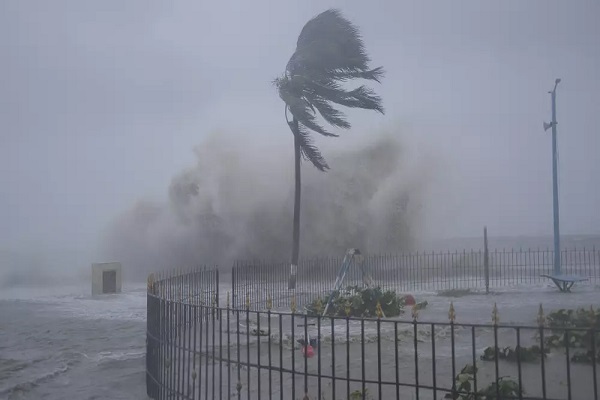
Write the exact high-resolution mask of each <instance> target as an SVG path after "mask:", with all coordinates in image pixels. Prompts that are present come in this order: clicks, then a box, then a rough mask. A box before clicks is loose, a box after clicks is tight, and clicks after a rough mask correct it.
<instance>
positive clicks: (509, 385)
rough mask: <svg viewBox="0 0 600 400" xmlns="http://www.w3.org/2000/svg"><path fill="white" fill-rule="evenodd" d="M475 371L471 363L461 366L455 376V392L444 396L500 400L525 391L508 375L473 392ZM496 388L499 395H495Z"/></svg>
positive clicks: (456, 398)
mask: <svg viewBox="0 0 600 400" xmlns="http://www.w3.org/2000/svg"><path fill="white" fill-rule="evenodd" d="M476 373H477V367H476V366H474V365H471V364H467V365H465V366H464V367H463V369H462V370H461V371H460V373H459V374H458V375H456V378H455V387H456V391H455V393H448V394H446V396H445V397H444V398H446V399H453V400H475V399H478V400H492V399H494V400H502V399H516V398H518V397H519V392H521V393H525V391H524V390H523V389H522V388H521V387H520V386H519V384H518V383H517V382H516V381H514V380H513V379H510V378H508V377H500V378H498V382H492V383H491V384H490V385H488V386H486V387H485V388H483V389H481V390H479V391H478V392H477V393H475V392H473V384H472V382H473V380H474V377H475V374H476ZM496 388H497V389H498V393H499V394H500V397H499V398H498V397H496Z"/></svg>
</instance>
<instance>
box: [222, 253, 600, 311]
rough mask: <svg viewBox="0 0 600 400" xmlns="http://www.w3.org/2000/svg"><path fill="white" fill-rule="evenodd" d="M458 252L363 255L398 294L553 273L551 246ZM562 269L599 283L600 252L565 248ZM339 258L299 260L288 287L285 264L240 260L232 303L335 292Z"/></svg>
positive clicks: (307, 298) (531, 280)
mask: <svg viewBox="0 0 600 400" xmlns="http://www.w3.org/2000/svg"><path fill="white" fill-rule="evenodd" d="M485 254H486V252H485V250H463V251H462V252H459V251H455V252H438V253H435V252H431V253H427V252H421V253H418V252H417V253H412V254H400V255H366V256H365V259H364V264H365V265H366V267H367V269H368V270H370V272H371V274H372V276H373V279H374V280H375V282H376V283H377V285H378V286H380V287H381V288H382V289H393V290H397V291H402V292H410V291H437V290H450V289H472V290H477V289H480V290H488V291H489V290H493V289H494V288H501V287H509V286H518V285H534V284H541V283H547V282H549V280H548V279H547V278H543V277H541V275H542V274H552V271H553V262H554V252H553V251H552V250H548V249H547V250H539V249H519V250H514V249H512V250H506V249H503V250H491V251H488V257H487V262H486V257H485ZM561 259H562V273H563V274H566V275H577V276H581V277H585V278H588V280H589V282H591V283H593V284H597V283H599V282H600V250H597V249H596V248H592V249H585V248H583V249H568V250H563V251H562V252H561ZM342 261H343V257H319V258H313V259H305V260H301V261H300V263H299V265H298V275H297V286H296V289H295V290H288V278H289V273H290V268H289V263H287V262H261V261H240V262H237V263H236V264H235V265H234V267H233V270H232V288H233V289H232V290H233V307H234V308H236V307H239V306H242V307H243V306H244V304H245V299H246V297H250V305H251V309H262V310H264V309H265V305H266V300H267V297H272V299H273V302H274V307H276V308H279V307H289V305H290V300H291V297H292V295H295V296H296V298H297V301H298V302H299V303H301V304H305V303H307V302H311V301H313V300H315V299H316V298H317V297H320V296H323V295H324V294H326V293H328V292H330V291H331V290H333V285H334V282H335V279H336V276H337V274H338V271H339V269H340V266H341V265H342ZM345 282H346V284H347V285H355V284H361V283H362V275H361V272H360V271H358V270H357V269H354V270H350V271H349V273H348V275H347V276H346V281H345Z"/></svg>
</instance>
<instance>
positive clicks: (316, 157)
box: [295, 125, 329, 172]
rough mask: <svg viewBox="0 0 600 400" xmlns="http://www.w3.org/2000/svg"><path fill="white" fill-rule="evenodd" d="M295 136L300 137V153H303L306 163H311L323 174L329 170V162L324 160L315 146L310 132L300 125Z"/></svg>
mask: <svg viewBox="0 0 600 400" xmlns="http://www.w3.org/2000/svg"><path fill="white" fill-rule="evenodd" d="M295 134H296V135H298V138H299V139H300V152H301V153H302V158H304V159H305V160H306V161H310V162H311V163H312V164H313V165H314V166H315V168H317V169H318V170H319V171H321V172H325V171H326V170H328V169H329V165H327V161H325V158H323V155H322V154H321V151H320V150H319V149H318V148H317V146H315V145H314V143H313V141H312V139H311V137H310V131H308V130H307V129H306V128H304V127H303V126H302V125H299V126H298V131H297V132H296V133H295Z"/></svg>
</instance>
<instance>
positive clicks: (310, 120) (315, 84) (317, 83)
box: [274, 9, 384, 171]
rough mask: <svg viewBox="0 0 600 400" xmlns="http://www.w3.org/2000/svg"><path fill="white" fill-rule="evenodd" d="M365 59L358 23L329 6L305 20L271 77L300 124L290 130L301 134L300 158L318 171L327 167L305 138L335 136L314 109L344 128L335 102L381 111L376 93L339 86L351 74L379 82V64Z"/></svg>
mask: <svg viewBox="0 0 600 400" xmlns="http://www.w3.org/2000/svg"><path fill="white" fill-rule="evenodd" d="M370 61H371V60H370V58H369V56H368V55H367V52H366V50H365V46H364V43H363V40H362V37H361V35H360V32H359V30H358V28H357V27H356V26H354V25H353V24H352V23H351V22H350V21H348V20H347V19H346V18H344V17H343V16H342V14H341V12H340V11H339V10H336V9H329V10H326V11H324V12H322V13H321V14H319V15H317V16H315V17H314V18H312V19H311V20H309V21H308V22H307V23H306V24H305V25H304V27H303V28H302V31H301V32H300V35H299V36H298V41H297V43H296V50H295V52H294V54H293V55H292V57H290V60H289V61H288V63H287V65H286V70H285V75H284V76H283V77H281V78H278V79H276V80H275V82H274V83H275V85H276V86H277V89H278V91H279V96H280V97H281V99H282V100H283V101H284V102H285V104H286V111H287V110H289V112H291V114H292V115H293V116H294V119H295V120H296V121H297V122H298V123H299V125H298V126H299V129H300V130H301V132H294V134H297V135H298V137H300V138H301V139H302V155H303V157H304V158H305V159H307V160H309V161H311V162H312V163H313V165H315V167H317V168H318V169H319V170H321V171H324V170H326V169H328V168H329V167H328V166H327V163H326V162H325V160H324V159H323V157H322V156H321V153H320V152H319V151H318V149H317V148H316V147H315V146H314V145H313V144H312V142H311V141H310V137H309V134H310V131H313V132H317V133H319V134H321V135H324V136H338V135H335V134H333V133H331V132H329V131H328V130H326V129H325V128H324V127H323V126H321V125H320V124H319V123H318V122H317V114H319V115H321V117H322V118H323V119H324V120H325V121H326V122H327V123H328V124H330V125H332V126H334V127H337V128H341V129H349V128H350V126H351V125H350V123H349V122H348V121H347V119H346V115H345V114H344V113H343V112H341V111H340V110H338V109H337V108H336V107H335V104H337V105H340V106H345V107H350V108H363V109H367V110H375V111H378V112H380V113H382V114H383V113H384V109H383V105H382V100H381V97H379V96H377V94H376V93H375V92H374V91H373V90H372V89H370V88H367V87H366V86H359V87H358V88H356V89H347V88H345V87H343V86H342V83H345V82H348V81H350V80H353V79H365V80H372V81H376V82H378V83H379V82H380V81H381V79H382V78H383V76H384V71H383V68H382V67H378V68H374V69H370V68H369V63H370ZM291 127H292V126H291ZM294 129H295V128H293V127H292V131H294Z"/></svg>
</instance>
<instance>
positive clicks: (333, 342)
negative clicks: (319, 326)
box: [319, 317, 337, 399]
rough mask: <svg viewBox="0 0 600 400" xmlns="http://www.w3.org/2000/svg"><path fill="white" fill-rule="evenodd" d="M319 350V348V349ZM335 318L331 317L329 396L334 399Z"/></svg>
mask: <svg viewBox="0 0 600 400" xmlns="http://www.w3.org/2000/svg"><path fill="white" fill-rule="evenodd" d="M319 351H320V349H319ZM336 383H337V382H336V380H335V318H334V317H332V318H331V398H332V399H335V385H336Z"/></svg>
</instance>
